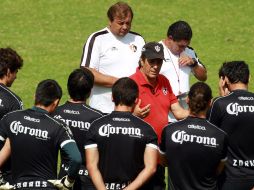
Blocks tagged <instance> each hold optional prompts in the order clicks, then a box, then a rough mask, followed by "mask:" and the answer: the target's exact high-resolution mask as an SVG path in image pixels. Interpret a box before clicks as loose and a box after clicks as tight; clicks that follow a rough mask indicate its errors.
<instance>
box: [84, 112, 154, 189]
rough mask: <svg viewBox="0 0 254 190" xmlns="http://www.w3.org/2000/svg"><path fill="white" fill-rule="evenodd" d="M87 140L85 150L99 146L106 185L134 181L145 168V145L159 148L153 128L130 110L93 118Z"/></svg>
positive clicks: (100, 164)
mask: <svg viewBox="0 0 254 190" xmlns="http://www.w3.org/2000/svg"><path fill="white" fill-rule="evenodd" d="M87 139H88V141H87V143H86V146H85V149H88V148H94V147H97V148H98V151H99V156H100V159H99V165H98V167H99V170H100V172H101V174H102V177H103V180H104V182H105V183H106V185H107V183H108V184H109V183H111V184H124V183H128V182H130V181H132V180H134V179H135V178H136V177H137V175H138V174H139V172H140V171H141V170H142V169H143V168H144V150H145V148H146V146H150V147H153V148H157V136H156V133H155V132H154V130H153V128H152V127H151V126H150V125H149V124H147V123H146V122H144V121H143V120H141V119H139V118H138V117H136V116H134V115H132V114H131V113H130V112H118V111H113V112H112V113H111V114H109V115H107V116H104V117H102V118H100V119H98V120H96V121H94V122H93V123H92V124H91V127H90V129H89V131H88V136H87ZM110 189H112V187H111V188H110ZM113 189H114V188H113Z"/></svg>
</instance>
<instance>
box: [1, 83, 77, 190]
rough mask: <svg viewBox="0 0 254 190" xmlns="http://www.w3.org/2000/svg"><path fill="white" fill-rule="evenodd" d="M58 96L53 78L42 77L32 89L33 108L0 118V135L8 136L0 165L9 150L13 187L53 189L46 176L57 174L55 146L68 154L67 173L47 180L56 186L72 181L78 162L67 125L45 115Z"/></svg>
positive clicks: (74, 144) (62, 186)
mask: <svg viewBox="0 0 254 190" xmlns="http://www.w3.org/2000/svg"><path fill="white" fill-rule="evenodd" d="M61 96H62V90H61V87H60V86H59V85H58V84H57V82H56V81H54V80H44V81H42V82H40V83H39V85H38V87H37V89H36V93H35V106H34V107H33V108H31V109H27V110H24V111H14V112H12V113H9V114H7V115H5V116H4V117H3V119H2V120H1V122H0V139H1V140H4V139H6V138H9V141H7V143H8V142H9V146H7V147H9V150H8V151H7V152H8V154H5V155H1V157H0V165H1V164H2V162H3V161H4V160H5V159H6V158H7V157H8V156H9V155H10V154H11V156H12V157H11V161H12V167H11V169H12V177H13V181H14V184H13V185H14V186H15V188H16V189H44V190H53V189H56V187H54V186H53V185H52V184H51V183H49V182H48V181H47V180H49V179H56V178H57V160H58V151H59V149H61V150H63V151H64V152H65V153H66V155H68V156H69V159H70V165H69V170H68V175H67V176H65V177H64V178H63V179H62V180H61V181H60V180H52V181H51V182H53V183H54V185H56V186H57V187H59V189H70V188H71V186H72V185H73V182H74V179H75V177H76V175H77V173H78V170H79V166H80V163H81V156H80V153H79V151H78V147H77V145H76V143H75V141H74V140H73V138H72V134H71V131H70V129H69V128H68V127H67V126H65V125H63V124H62V123H60V122H58V121H57V120H55V119H54V118H52V117H50V116H49V115H48V114H49V113H51V112H53V111H54V110H55V108H56V106H57V105H58V103H59V100H60V98H61ZM3 150H4V148H3V149H2V151H3Z"/></svg>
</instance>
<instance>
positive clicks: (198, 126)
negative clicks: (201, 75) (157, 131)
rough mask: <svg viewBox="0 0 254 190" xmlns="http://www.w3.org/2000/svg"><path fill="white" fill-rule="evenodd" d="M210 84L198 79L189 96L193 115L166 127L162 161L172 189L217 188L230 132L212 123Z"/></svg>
mask: <svg viewBox="0 0 254 190" xmlns="http://www.w3.org/2000/svg"><path fill="white" fill-rule="evenodd" d="M211 99H212V92H211V89H210V87H209V86H208V85H207V84H205V83H202V82H198V83H195V84H194V85H193V86H192V87H191V88H190V92H189V95H188V98H187V103H188V105H189V110H190V115H189V116H188V117H187V118H186V119H183V120H181V121H178V122H176V123H172V124H169V125H168V126H167V127H165V128H164V129H163V132H162V140H161V144H160V153H161V160H162V163H164V164H165V165H168V168H169V169H168V186H169V189H171V190H217V189H218V188H217V175H218V174H219V173H220V172H221V170H222V169H223V166H224V162H225V160H226V157H227V138H226V133H225V132H223V131H222V130H220V129H219V128H217V127H216V126H215V125H213V124H211V123H209V122H208V121H207V120H206V119H205V117H206V111H207V109H208V107H209V105H210V103H211Z"/></svg>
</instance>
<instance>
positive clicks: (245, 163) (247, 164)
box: [233, 159, 254, 167]
mask: <svg viewBox="0 0 254 190" xmlns="http://www.w3.org/2000/svg"><path fill="white" fill-rule="evenodd" d="M233 166H235V167H237V166H240V167H241V166H242V167H254V160H236V159H233Z"/></svg>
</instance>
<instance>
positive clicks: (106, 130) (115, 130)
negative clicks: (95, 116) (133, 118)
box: [99, 124, 142, 138]
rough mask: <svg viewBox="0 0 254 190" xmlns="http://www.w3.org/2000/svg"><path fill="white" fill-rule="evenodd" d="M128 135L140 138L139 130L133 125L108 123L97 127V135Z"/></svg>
mask: <svg viewBox="0 0 254 190" xmlns="http://www.w3.org/2000/svg"><path fill="white" fill-rule="evenodd" d="M119 134H122V135H129V136H130V137H138V138H141V136H142V134H141V130H140V129H139V128H134V127H114V126H112V125H110V124H105V125H102V126H101V127H100V128H99V135H100V136H102V137H109V136H110V135H119Z"/></svg>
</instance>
